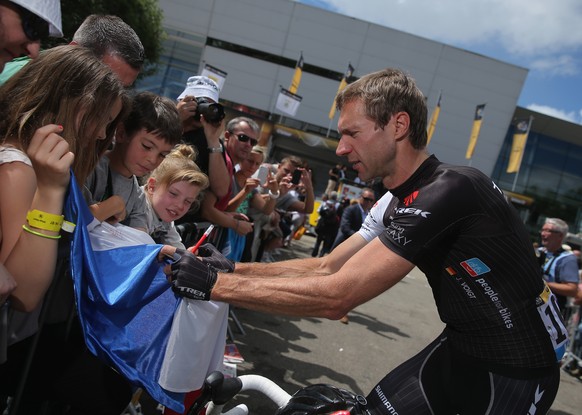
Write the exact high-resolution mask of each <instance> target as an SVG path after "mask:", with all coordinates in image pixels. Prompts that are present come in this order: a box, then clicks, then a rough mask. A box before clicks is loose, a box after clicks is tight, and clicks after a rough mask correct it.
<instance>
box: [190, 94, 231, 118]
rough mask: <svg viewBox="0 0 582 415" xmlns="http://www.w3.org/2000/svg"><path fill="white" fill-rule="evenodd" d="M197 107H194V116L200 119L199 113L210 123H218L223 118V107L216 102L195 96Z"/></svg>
mask: <svg viewBox="0 0 582 415" xmlns="http://www.w3.org/2000/svg"><path fill="white" fill-rule="evenodd" d="M196 103H197V104H198V108H197V109H196V114H195V117H196V119H197V120H199V119H200V115H204V119H205V120H206V121H208V122H209V123H210V124H219V123H220V122H221V121H222V120H223V119H224V115H225V114H224V107H223V106H222V105H220V104H218V103H216V102H212V101H209V100H208V99H206V98H196Z"/></svg>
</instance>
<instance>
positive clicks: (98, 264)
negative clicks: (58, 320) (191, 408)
mask: <svg viewBox="0 0 582 415" xmlns="http://www.w3.org/2000/svg"><path fill="white" fill-rule="evenodd" d="M65 218H66V219H67V220H68V221H70V222H73V223H75V224H76V228H75V231H74V234H73V241H72V246H71V271H72V276H73V282H74V286H75V297H76V301H77V311H78V314H79V319H80V321H81V325H82V327H83V331H84V335H85V342H86V344H87V347H88V348H89V350H90V351H91V352H92V353H94V354H95V355H96V356H98V357H99V358H101V359H102V360H104V361H105V362H107V363H108V364H110V365H112V366H113V367H114V368H115V369H116V370H118V371H119V372H120V373H121V374H122V375H123V376H125V377H126V378H127V379H128V380H129V381H130V382H132V383H133V384H134V385H137V386H141V387H143V388H144V389H146V390H147V392H148V393H149V394H150V396H151V397H152V398H153V399H155V400H156V401H157V402H159V403H161V404H163V405H165V406H167V407H168V408H171V409H172V410H174V411H176V412H180V413H181V412H183V411H184V405H183V402H184V394H183V393H176V392H171V391H168V390H165V389H163V388H162V387H161V386H160V385H159V383H158V379H159V377H160V368H161V366H162V363H163V360H164V356H165V352H166V346H167V344H168V339H169V337H170V332H171V328H172V321H173V318H174V313H175V311H176V309H177V307H178V305H179V303H180V299H179V298H177V297H176V296H175V295H174V293H173V292H172V290H171V289H170V284H168V281H167V279H166V276H165V275H164V273H163V271H162V264H161V263H160V262H158V260H157V256H158V253H159V251H160V249H161V245H155V244H153V240H151V243H149V244H148V243H144V241H148V238H149V235H147V234H146V233H144V232H140V231H138V230H135V229H131V228H128V227H123V228H125V229H123V228H118V227H115V226H111V225H109V224H107V223H103V224H101V223H100V222H99V221H97V220H96V219H95V218H94V217H93V216H92V215H91V213H90V211H89V208H88V207H87V204H86V202H85V200H84V199H83V196H82V194H81V191H80V189H79V187H78V185H77V183H76V180H75V178H74V177H73V176H71V185H70V187H69V194H68V196H67V200H66V205H65ZM121 229H123V231H122V230H121ZM118 231H119V233H120V234H119V235H115V232H118ZM96 233H97V234H98V233H102V234H104V235H105V237H104V238H95V237H94V235H95V234H96ZM112 235H113V238H108V236H112ZM141 236H145V239H144V240H140V237H141ZM116 239H125V240H126V242H127V243H126V245H127V244H129V245H130V244H131V243H132V242H129V241H131V240H132V239H135V241H134V242H133V243H134V245H133V246H122V247H119V246H118V244H116V243H115V240H116ZM109 242H111V243H109ZM116 245H117V246H116Z"/></svg>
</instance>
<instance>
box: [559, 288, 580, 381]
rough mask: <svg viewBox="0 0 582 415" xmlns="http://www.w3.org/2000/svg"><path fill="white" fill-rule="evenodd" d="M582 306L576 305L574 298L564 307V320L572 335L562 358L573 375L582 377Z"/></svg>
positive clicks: (563, 364) (565, 366) (566, 368)
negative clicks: (581, 317) (581, 327)
mask: <svg viewBox="0 0 582 415" xmlns="http://www.w3.org/2000/svg"><path fill="white" fill-rule="evenodd" d="M580 314H581V310H580V306H578V305H575V304H574V303H573V302H572V299H571V298H569V299H568V304H567V306H566V308H565V309H564V322H565V323H566V328H567V329H568V333H569V335H570V343H569V344H568V350H567V351H566V354H565V355H564V357H563V358H562V362H561V363H562V364H561V367H562V369H563V370H564V371H566V372H568V373H569V374H571V375H572V376H576V377H579V378H581V379H582V331H581V330H580Z"/></svg>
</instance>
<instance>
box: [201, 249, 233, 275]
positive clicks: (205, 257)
mask: <svg viewBox="0 0 582 415" xmlns="http://www.w3.org/2000/svg"><path fill="white" fill-rule="evenodd" d="M198 256H199V257H200V260H201V261H202V262H204V263H205V264H208V265H210V266H212V267H213V268H215V269H216V270H217V271H218V272H234V262H233V261H231V260H230V259H228V258H226V257H225V256H224V255H222V253H221V252H220V251H219V250H218V249H216V247H215V246H214V245H212V244H204V245H202V246H201V247H200V248H198Z"/></svg>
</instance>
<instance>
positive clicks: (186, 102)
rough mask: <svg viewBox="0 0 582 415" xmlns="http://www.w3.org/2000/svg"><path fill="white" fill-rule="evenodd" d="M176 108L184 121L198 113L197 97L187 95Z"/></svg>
mask: <svg viewBox="0 0 582 415" xmlns="http://www.w3.org/2000/svg"><path fill="white" fill-rule="evenodd" d="M176 108H177V109H178V114H179V115H180V120H181V121H182V122H184V121H186V120H187V119H188V118H190V117H193V116H194V115H195V114H196V110H197V109H198V102H196V98H195V97H193V96H191V95H186V96H185V97H184V99H182V100H181V101H180V102H178V104H177V105H176Z"/></svg>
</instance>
